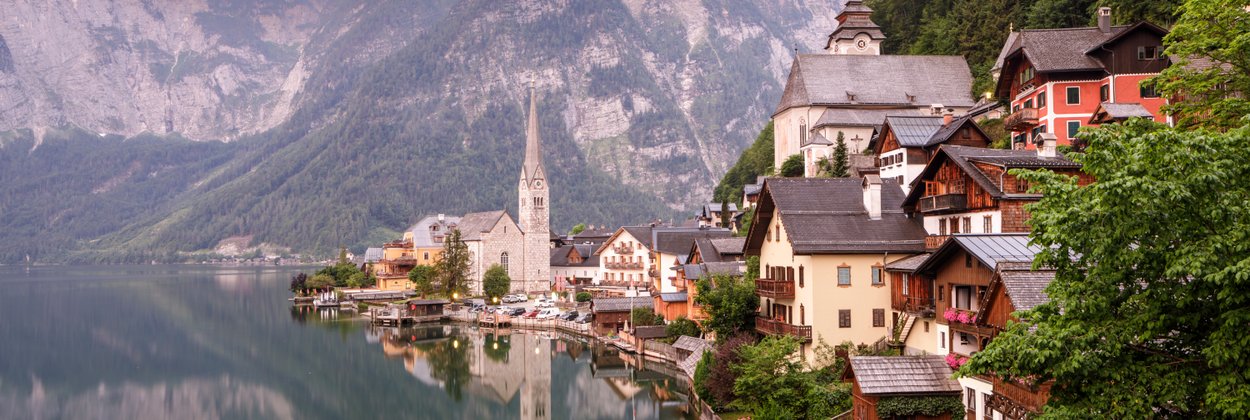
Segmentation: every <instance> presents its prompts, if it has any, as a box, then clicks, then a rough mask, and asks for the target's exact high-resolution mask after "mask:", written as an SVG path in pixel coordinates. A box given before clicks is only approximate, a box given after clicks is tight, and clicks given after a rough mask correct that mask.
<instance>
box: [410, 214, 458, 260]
mask: <svg viewBox="0 0 1250 420" xmlns="http://www.w3.org/2000/svg"><path fill="white" fill-rule="evenodd" d="M459 224H460V217H458V216H448V215H445V214H442V213H439V214H437V215H427V216H425V217H423V218H421V220H419V221H417V223H416V224H415V225H413V226H412V228H411V229H408V230H409V231H410V232H412V255H413V257H414V258H416V259H417V264H418V265H424V266H433V265H434V264H435V263H437V262H438V260H439V259H440V258H441V257H442V255H443V247H444V246H445V244H444V243H443V239H445V238H446V237H447V235H450V234H451V231H452V230H454V229H456V228H457V227H458V226H459Z"/></svg>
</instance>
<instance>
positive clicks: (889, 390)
mask: <svg viewBox="0 0 1250 420" xmlns="http://www.w3.org/2000/svg"><path fill="white" fill-rule="evenodd" d="M845 375H846V376H847V377H849V379H851V418H852V419H855V420H879V419H896V418H910V419H924V420H948V419H951V418H952V416H951V415H950V414H949V413H947V414H942V415H938V416H927V415H923V414H920V413H912V414H909V415H905V416H902V417H898V416H883V415H879V414H878V411H877V405H878V404H879V403H880V402H881V400H882V399H883V398H924V397H949V398H958V397H959V395H960V388H959V383H958V382H956V381H955V379H954V376H955V372H954V371H953V370H952V369H951V368H950V366H948V365H947V364H946V362H944V361H943V360H942V357H941V356H852V357H851V358H850V363H848V365H847V368H846V374H845ZM960 417H962V416H960ZM980 418H981V417H977V419H980Z"/></svg>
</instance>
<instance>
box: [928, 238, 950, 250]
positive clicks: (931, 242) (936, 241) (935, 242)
mask: <svg viewBox="0 0 1250 420" xmlns="http://www.w3.org/2000/svg"><path fill="white" fill-rule="evenodd" d="M950 238H951V236H950V235H929V236H926V237H924V249H925V250H927V251H933V250H935V249H938V248H941V247H942V244H944V243H946V240H947V239H950Z"/></svg>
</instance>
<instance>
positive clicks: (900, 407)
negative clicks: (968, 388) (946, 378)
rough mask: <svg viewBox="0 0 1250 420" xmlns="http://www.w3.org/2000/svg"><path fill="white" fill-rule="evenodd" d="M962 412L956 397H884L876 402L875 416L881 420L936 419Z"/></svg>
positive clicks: (962, 406)
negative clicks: (895, 419) (901, 419)
mask: <svg viewBox="0 0 1250 420" xmlns="http://www.w3.org/2000/svg"><path fill="white" fill-rule="evenodd" d="M963 412H964V403H963V401H961V400H960V398H959V396H958V395H948V396H927V397H917V396H901V397H884V398H881V400H880V401H877V415H878V416H880V417H882V418H887V417H904V416H915V415H925V416H930V417H937V416H940V415H943V414H952V415H958V414H960V413H963Z"/></svg>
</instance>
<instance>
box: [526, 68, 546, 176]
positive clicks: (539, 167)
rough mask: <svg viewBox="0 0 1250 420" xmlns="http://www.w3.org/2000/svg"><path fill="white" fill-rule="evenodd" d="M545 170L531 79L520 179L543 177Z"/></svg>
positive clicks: (536, 104)
mask: <svg viewBox="0 0 1250 420" xmlns="http://www.w3.org/2000/svg"><path fill="white" fill-rule="evenodd" d="M545 172H546V171H544V170H543V156H542V150H541V148H540V147H539V137H538V96H537V94H536V93H535V91H534V82H532V81H531V82H530V113H529V121H528V122H527V123H526V126H525V163H524V164H523V165H522V166H521V179H522V180H525V181H531V180H533V179H535V178H544V177H546V173H545Z"/></svg>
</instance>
